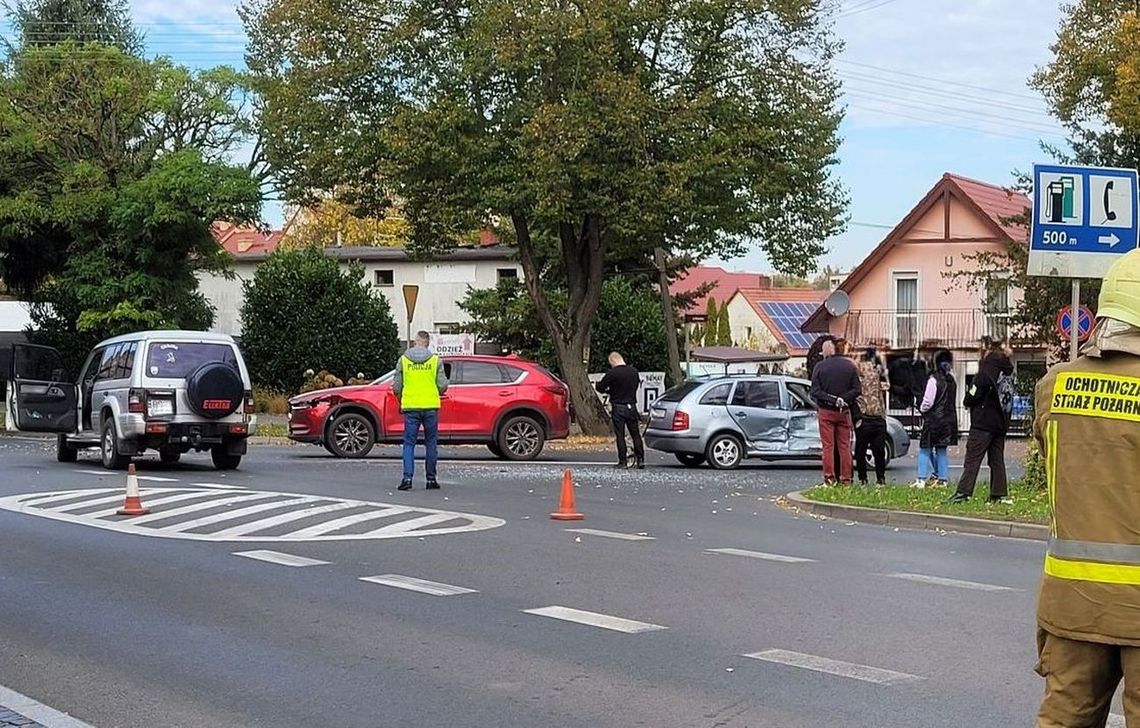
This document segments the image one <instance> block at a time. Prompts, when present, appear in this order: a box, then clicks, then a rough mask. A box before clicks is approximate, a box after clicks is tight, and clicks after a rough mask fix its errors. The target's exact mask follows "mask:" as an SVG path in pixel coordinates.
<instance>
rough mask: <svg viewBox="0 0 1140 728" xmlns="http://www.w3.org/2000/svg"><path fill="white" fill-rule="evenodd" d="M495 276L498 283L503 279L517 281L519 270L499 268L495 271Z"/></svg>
mask: <svg viewBox="0 0 1140 728" xmlns="http://www.w3.org/2000/svg"><path fill="white" fill-rule="evenodd" d="M495 276H496V278H497V280H498V281H499V283H502V282H503V281H517V280H518V279H519V272H518V269H516V268H499V269H498V270H496V271H495Z"/></svg>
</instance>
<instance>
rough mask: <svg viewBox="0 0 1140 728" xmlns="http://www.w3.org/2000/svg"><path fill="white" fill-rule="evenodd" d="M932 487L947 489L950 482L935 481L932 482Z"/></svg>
mask: <svg viewBox="0 0 1140 728" xmlns="http://www.w3.org/2000/svg"><path fill="white" fill-rule="evenodd" d="M934 485H935V487H937V488H949V487H950V481H949V480H936V481H934Z"/></svg>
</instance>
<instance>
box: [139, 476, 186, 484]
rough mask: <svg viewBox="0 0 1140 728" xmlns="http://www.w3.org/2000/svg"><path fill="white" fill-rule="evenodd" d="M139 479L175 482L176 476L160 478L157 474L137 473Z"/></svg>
mask: <svg viewBox="0 0 1140 728" xmlns="http://www.w3.org/2000/svg"><path fill="white" fill-rule="evenodd" d="M137 477H138V479H139V480H149V481H150V482H152V483H177V482H178V478H162V477H159V476H157V475H139V476H137Z"/></svg>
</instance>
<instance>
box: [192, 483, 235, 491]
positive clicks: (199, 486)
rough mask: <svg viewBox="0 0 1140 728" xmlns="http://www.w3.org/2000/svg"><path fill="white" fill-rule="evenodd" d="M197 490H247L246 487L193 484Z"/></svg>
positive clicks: (220, 484) (221, 484)
mask: <svg viewBox="0 0 1140 728" xmlns="http://www.w3.org/2000/svg"><path fill="white" fill-rule="evenodd" d="M190 485H192V486H194V487H195V488H217V489H218V490H245V489H246V487H245V486H244V485H226V484H225V483H191V484H190Z"/></svg>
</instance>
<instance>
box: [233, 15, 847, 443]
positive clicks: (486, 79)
mask: <svg viewBox="0 0 1140 728" xmlns="http://www.w3.org/2000/svg"><path fill="white" fill-rule="evenodd" d="M830 7H831V4H830V3H828V2H826V0H684V1H682V2H630V1H629V0H579V1H578V2H550V1H549V0H546V1H543V0H419V1H418V2H412V3H407V2H401V1H398V0H361V1H360V2H357V3H354V4H353V5H352V11H351V12H346V11H345V7H344V4H343V3H342V2H339V1H338V0H249V2H248V3H247V4H246V5H245V6H244V7H243V8H242V11H241V12H242V16H243V18H244V20H245V22H246V26H247V29H248V31H249V34H250V45H249V63H250V67H251V69H252V70H253V71H254V73H255V75H256V76H257V77H258V78H259V81H260V84H261V85H260V87H259V91H260V92H261V93H262V94H263V96H264V98H265V103H266V107H265V113H264V117H263V118H264V122H265V134H266V142H267V147H266V148H267V151H268V153H269V156H270V159H271V161H272V163H273V165H274V168H275V170H276V173H277V175H278V179H279V181H280V182H281V184H282V186H283V187H284V189H285V190H286V193H287V195H288V196H289V197H290V198H291V199H292V200H296V201H299V202H305V201H311V200H313V199H315V198H316V197H319V195H320V194H322V192H323V191H325V190H332V189H338V188H343V189H350V190H352V193H351V195H350V196H349V198H348V201H349V202H351V203H352V204H354V205H355V206H356V207H357V208H358V210H359V211H360V214H363V215H368V214H374V213H378V212H379V211H381V210H382V209H383V208H384V207H385V206H386V205H387V204H388V199H389V192H392V193H394V194H398V195H399V196H400V197H401V198H402V199H403V200H404V201H405V211H406V213H407V215H408V219H409V222H410V223H411V225H412V229H413V246H414V248H415V249H416V250H417V251H418V252H421V253H424V254H429V253H434V252H439V251H441V250H444V249H446V248H447V247H449V246H451V245H454V244H455V241H456V240H457V238H458V237H459V235H460V233H461V232H462V231H465V230H471V229H475V228H478V227H479V226H481V225H483V224H485V222H486V221H487V220H488V219H489V218H491V217H493V216H497V217H500V218H501V219H502V220H503V221H506V222H509V223H510V224H511V226H512V228H513V236H514V238H515V240H516V241H517V245H518V251H519V257H520V261H521V263H522V267H523V270H524V274H525V280H526V285H527V290H528V293H529V295H530V297H531V299H532V300H533V302H534V305H535V307H536V310H537V313H538V316H539V319H540V321H541V323H542V326H543V327H544V329H545V330H546V332H547V335H548V336H549V337H550V340H551V343H552V345H553V347H554V349H555V351H556V352H557V358H558V361H559V363H560V364H561V370H562V372H563V374H564V375H565V377H566V379H567V382H568V384H569V385H570V388H571V393H572V398H573V402H574V406H575V410H576V412H577V413H578V417H579V421H580V422H581V424H582V426H583V428H584V429H585V430H587V431H590V432H595V431H602V430H604V429H605V422H604V417H603V412H602V410H601V408H600V406H599V404H598V401H597V398H596V397H594V396H593V394H592V393H591V391H590V386H589V382H588V380H587V378H586V372H587V367H586V364H585V361H586V359H588V357H587V356H585V352H587V351H588V350H589V349H590V344H591V340H590V334H591V330H592V327H593V324H594V321H595V319H596V316H597V312H598V306H599V302H600V299H601V295H602V290H603V282H604V278H605V275H606V270H607V263H608V262H609V261H612V260H614V259H626V260H628V259H631V258H640V259H642V260H644V261H645V262H646V263H647V264H648V262H649V261H650V257H651V254H652V250H653V249H654V248H655V247H662V248H665V249H666V250H667V251H668V252H670V253H671V254H674V255H676V254H683V255H691V256H693V257H696V258H703V257H706V256H710V255H714V254H716V255H720V256H734V255H737V254H740V253H741V252H743V251H744V250H746V249H747V248H748V246H749V245H751V244H758V245H759V246H760V247H761V248H762V249H763V250H764V252H765V253H766V254H767V255H768V258H769V259H770V260H771V261H772V262H773V265H774V266H775V267H776V268H777V269H779V270H781V271H785V272H790V273H800V274H803V273H806V272H807V271H809V270H812V269H814V267H815V263H816V259H817V258H818V256H819V255H820V254H821V253H822V252H823V251H824V241H825V240H826V239H827V238H828V237H830V236H831V235H833V234H835V233H836V232H838V231H839V230H840V229H841V227H842V217H843V208H844V206H845V203H846V199H845V195H844V193H843V192H842V190H841V189H840V188H839V186H838V185H837V184H836V182H835V181H834V179H833V178H832V175H831V168H832V166H833V165H834V164H835V161H836V149H837V145H838V137H837V133H836V132H837V127H838V124H839V120H840V112H839V110H838V109H837V107H836V93H837V82H836V81H835V79H834V77H833V75H832V72H831V70H830V62H831V59H832V57H833V55H834V53H835V51H836V48H837V42H836V40H835V38H834V36H833V34H832V33H831V29H830V25H829V22H828V20H827V17H826V12H827V9H828V8H830ZM555 287H556V288H557V289H558V290H564V291H565V292H566V296H565V299H564V300H559V301H558V302H557V303H556V302H555V301H553V300H551V297H550V296H548V295H547V291H548V290H550V289H552V288H555Z"/></svg>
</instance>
